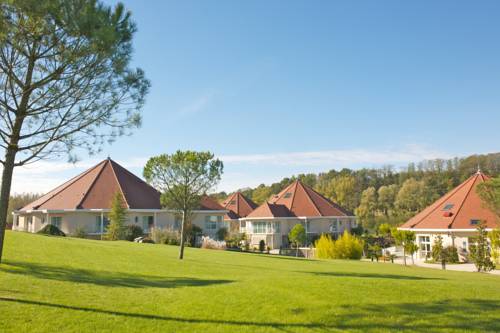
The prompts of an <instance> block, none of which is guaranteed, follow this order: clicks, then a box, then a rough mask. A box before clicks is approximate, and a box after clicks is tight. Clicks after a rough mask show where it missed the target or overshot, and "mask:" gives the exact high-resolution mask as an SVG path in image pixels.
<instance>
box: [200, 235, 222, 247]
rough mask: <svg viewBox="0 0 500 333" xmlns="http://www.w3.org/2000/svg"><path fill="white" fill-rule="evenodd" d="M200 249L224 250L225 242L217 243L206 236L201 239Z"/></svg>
mask: <svg viewBox="0 0 500 333" xmlns="http://www.w3.org/2000/svg"><path fill="white" fill-rule="evenodd" d="M201 248H202V249H212V250H225V249H226V242H225V241H217V240H214V239H212V238H210V237H208V236H203V237H202V238H201Z"/></svg>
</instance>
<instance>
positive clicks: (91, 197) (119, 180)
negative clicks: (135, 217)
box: [21, 158, 161, 211]
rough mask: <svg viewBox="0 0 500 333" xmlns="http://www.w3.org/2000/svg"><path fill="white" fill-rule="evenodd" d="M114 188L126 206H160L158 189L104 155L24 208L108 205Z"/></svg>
mask: <svg viewBox="0 0 500 333" xmlns="http://www.w3.org/2000/svg"><path fill="white" fill-rule="evenodd" d="M116 192H119V193H121V194H122V195H123V200H124V202H125V204H126V206H127V208H129V209H160V207H161V206H160V193H159V192H158V191H156V190H155V189H154V188H153V187H151V186H150V185H148V184H147V183H146V182H144V181H143V180H142V179H140V178H139V177H137V176H136V175H134V174H133V173H131V172H130V171H128V170H127V169H125V168H124V167H122V166H121V165H119V164H118V163H116V162H115V161H113V160H112V159H110V158H108V159H106V160H104V161H102V162H100V163H98V164H97V165H95V166H94V167H92V168H90V169H88V170H87V171H85V172H83V173H81V174H79V175H78V176H76V177H74V178H72V179H70V180H69V181H67V182H66V183H64V184H62V185H60V186H59V187H57V188H55V189H54V190H52V191H50V192H49V193H47V194H45V195H44V196H42V197H41V198H39V199H37V200H35V201H34V202H32V203H30V204H28V205H26V206H25V207H23V208H22V209H21V211H25V210H45V209H49V210H50V209H53V210H62V209H109V208H111V201H112V199H113V196H114V195H115V193H116Z"/></svg>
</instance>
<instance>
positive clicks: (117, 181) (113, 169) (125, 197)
mask: <svg viewBox="0 0 500 333" xmlns="http://www.w3.org/2000/svg"><path fill="white" fill-rule="evenodd" d="M108 160H109V162H110V165H111V171H112V172H113V175H114V176H115V179H116V183H117V184H118V188H119V189H120V192H121V193H122V196H123V200H125V204H126V205H127V208H128V209H130V205H129V203H128V200H127V196H126V195H125V192H123V188H122V185H121V184H120V180H118V176H117V175H116V172H115V168H114V166H113V162H114V161H113V160H111V158H108ZM114 163H115V164H116V165H118V166H120V165H119V164H118V163H116V162H114ZM123 169H125V168H123ZM125 170H126V169H125Z"/></svg>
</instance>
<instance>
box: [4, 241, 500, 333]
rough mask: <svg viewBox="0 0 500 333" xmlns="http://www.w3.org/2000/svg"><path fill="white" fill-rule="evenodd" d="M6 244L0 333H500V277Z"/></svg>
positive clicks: (211, 254) (107, 245)
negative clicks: (388, 332)
mask: <svg viewBox="0 0 500 333" xmlns="http://www.w3.org/2000/svg"><path fill="white" fill-rule="evenodd" d="M176 256H177V247H171V246H165V245H152V244H134V243H128V242H101V241H91V240H80V239H73V238H55V237H47V236H40V235H31V234H25V233H16V232H7V235H6V250H5V263H4V264H2V265H1V266H0V318H1V320H0V332H51V333H53V332H266V333H267V332H323V331H325V332H335V331H346V330H347V331H357V332H384V331H402V330H404V331H407V332H422V331H425V332H429V333H430V332H448V331H467V332H499V331H500V277H499V276H492V275H483V274H475V273H462V272H442V271H439V270H430V269H424V268H415V267H403V266H398V265H391V264H376V263H368V262H355V261H353V262H351V261H307V260H301V259H295V258H287V257H271V256H266V255H256V254H241V253H233V252H223V251H211V250H201V249H187V251H186V259H185V260H184V261H179V260H177V259H176Z"/></svg>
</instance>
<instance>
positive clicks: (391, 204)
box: [217, 153, 500, 231]
mask: <svg viewBox="0 0 500 333" xmlns="http://www.w3.org/2000/svg"><path fill="white" fill-rule="evenodd" d="M478 167H480V168H481V170H483V171H484V172H485V173H486V174H488V175H490V176H497V175H500V153H496V154H488V155H474V156H469V157H466V158H462V159H459V158H455V159H451V160H442V159H437V160H432V161H424V162H421V163H418V164H414V163H411V164H409V165H408V166H407V167H406V168H404V169H402V170H399V171H396V170H395V169H394V167H391V166H386V167H383V168H379V169H361V170H350V169H343V170H341V171H336V170H331V171H329V172H326V173H320V174H301V175H298V176H294V177H291V178H284V179H282V180H281V181H280V182H278V183H274V184H271V185H268V186H267V185H264V184H262V185H259V186H258V187H256V188H254V189H243V190H242V192H243V194H245V195H246V196H248V197H249V198H251V199H252V200H253V201H255V202H256V203H258V204H261V203H263V202H264V201H266V200H268V199H269V198H270V197H271V196H272V195H274V194H277V193H279V192H280V191H281V190H283V189H284V188H285V187H286V186H288V185H289V184H291V183H292V182H293V181H295V180H297V179H299V180H301V181H303V182H304V183H306V184H307V185H309V186H311V187H313V188H314V189H315V190H316V191H318V192H319V193H321V194H323V195H324V196H326V197H327V198H329V199H331V200H333V201H335V202H337V203H338V204H340V205H341V206H342V207H344V208H346V209H348V210H350V211H351V212H353V213H356V215H357V216H358V218H359V219H360V222H361V223H362V225H363V227H364V228H365V229H369V230H371V231H375V230H377V228H378V226H379V225H381V224H383V223H388V224H390V225H393V226H395V225H398V224H400V223H401V222H404V221H405V220H406V219H408V218H409V217H410V216H412V215H414V214H415V213H417V212H418V211H420V210H422V209H423V208H425V207H426V206H428V205H429V204H430V203H432V202H433V201H435V200H436V199H438V198H439V197H441V196H443V195H444V194H446V193H447V192H448V191H450V190H451V189H453V188H454V187H456V186H458V185H459V184H460V183H461V182H463V181H464V180H465V179H467V178H468V177H470V176H471V175H472V174H473V173H474V172H476V171H477V169H478ZM226 195H227V194H226V193H218V194H217V197H218V198H223V197H225V196H226Z"/></svg>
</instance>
